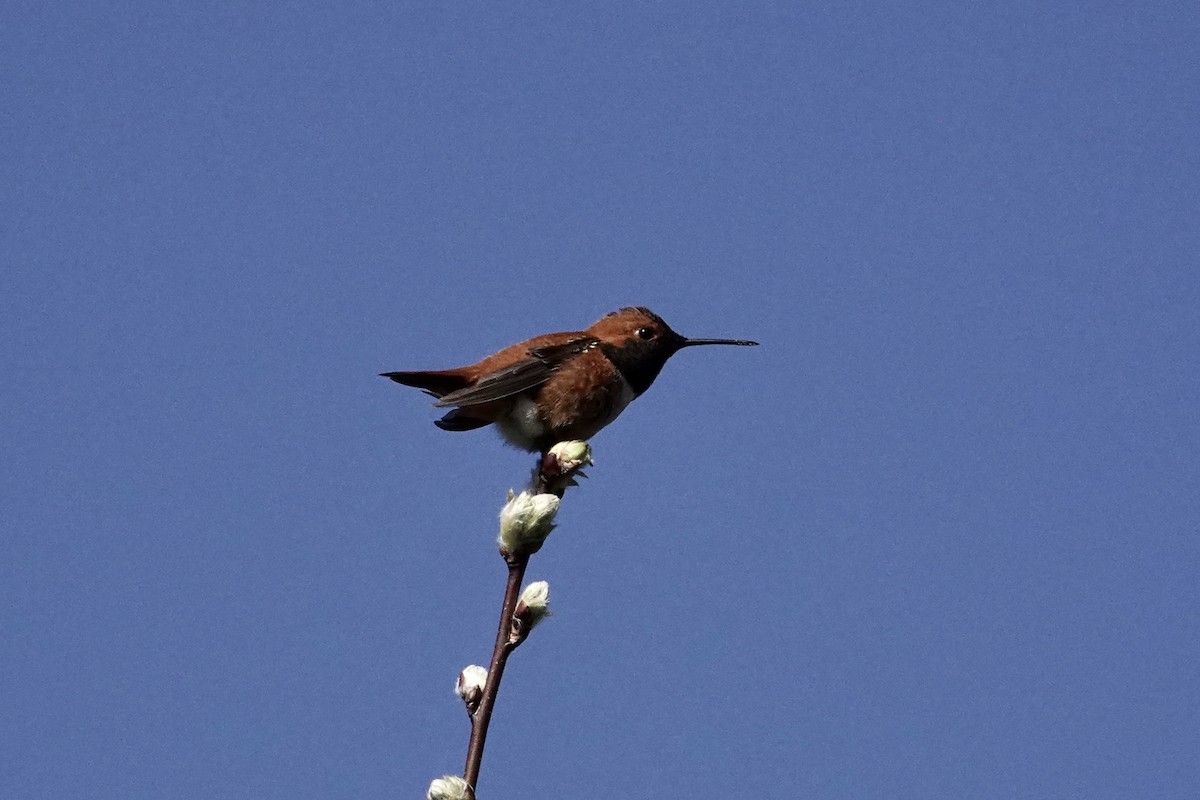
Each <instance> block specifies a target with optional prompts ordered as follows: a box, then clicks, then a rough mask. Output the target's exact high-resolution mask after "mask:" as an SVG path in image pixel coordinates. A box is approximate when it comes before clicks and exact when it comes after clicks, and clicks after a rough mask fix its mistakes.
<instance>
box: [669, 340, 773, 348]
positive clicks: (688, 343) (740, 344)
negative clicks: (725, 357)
mask: <svg viewBox="0 0 1200 800" xmlns="http://www.w3.org/2000/svg"><path fill="white" fill-rule="evenodd" d="M698 344H736V345H737V346H738V347H754V346H756V345H757V344H758V342H752V341H750V340H749V339H684V340H683V344H681V345H679V346H680V347H694V346H696V345H698Z"/></svg>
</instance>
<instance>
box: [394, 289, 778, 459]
mask: <svg viewBox="0 0 1200 800" xmlns="http://www.w3.org/2000/svg"><path fill="white" fill-rule="evenodd" d="M702 344H733V345H742V346H749V345H756V344H758V342H750V341H746V340H744V339H687V338H684V337H683V336H680V335H679V334H678V333H676V332H675V331H673V330H671V328H670V326H668V325H667V323H665V322H663V320H662V318H661V317H659V316H658V315H657V314H655V313H654V312H653V311H650V310H649V309H647V308H640V307H631V308H622V309H621V310H620V311H614V312H612V313H610V314H608V315H606V316H604V317H601V318H600V319H599V320H597V321H596V322H595V323H593V324H592V325H591V326H590V327H589V328H588V329H587V330H583V331H567V332H563V333H547V334H543V335H541V336H535V337H533V338H532V339H527V340H525V341H523V342H520V343H519V344H514V345H511V346H509V347H506V348H504V349H503V350H501V351H499V352H497V353H493V354H492V355H490V356H488V357H487V358H485V359H483V360H482V361H477V362H476V363H474V364H468V365H467V366H465V367H458V368H456V369H445V370H437V371H419V372H384V373H380V374H381V375H382V376H383V377H385V378H391V379H392V380H394V381H395V382H396V383H402V384H404V385H405V386H416V387H417V388H420V389H424V390H425V391H426V392H427V393H428V394H431V395H433V396H434V397H436V398H437V402H436V403H434V406H435V407H437V408H449V409H452V410H451V411H450V413H448V414H446V415H445V416H444V417H442V418H441V419H439V420H437V421H436V422H434V425H437V426H438V427H439V428H441V429H442V430H447V431H469V430H473V429H475V428H482V427H483V426H485V425H492V424H495V426H496V427H497V428H499V429H500V433H501V434H502V435H503V436H504V438H505V439H507V440H508V441H509V442H510V443H511V444H513V445H515V446H516V447H519V448H521V449H523V450H528V451H530V452H534V453H537V452H540V453H543V454H544V453H545V452H546V451H547V450H549V449H550V448H551V447H553V446H554V445H555V444H557V443H558V442H562V441H567V440H569V439H582V440H585V441H586V440H588V439H590V438H592V436H594V435H595V434H596V433H597V432H598V431H599V430H600V429H601V428H603V427H604V426H605V425H608V424H609V423H610V422H612V421H613V420H615V419H616V418H617V415H619V414H620V413H621V412H622V411H623V410H625V407H626V406H627V405H629V403H630V402H631V401H632V400H633V399H634V398H636V397H639V396H640V395H641V394H642V393H643V392H645V391H646V390H647V389H649V388H650V384H652V383H654V379H655V378H656V377H658V373H659V371H660V370H661V369H662V368H663V365H664V364H666V363H667V359H668V358H670V357H671V356H673V355H675V354H676V353H677V352H679V351H680V350H682V349H683V348H685V347H694V346H696V345H702Z"/></svg>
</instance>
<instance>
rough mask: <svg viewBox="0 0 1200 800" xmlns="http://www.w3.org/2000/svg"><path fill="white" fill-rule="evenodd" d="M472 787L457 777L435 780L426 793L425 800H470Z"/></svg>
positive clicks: (443, 777)
mask: <svg viewBox="0 0 1200 800" xmlns="http://www.w3.org/2000/svg"><path fill="white" fill-rule="evenodd" d="M470 797H471V787H470V785H469V784H468V783H467V782H466V781H464V780H463V779H462V778H460V777H458V776H457V775H444V776H442V777H441V778H434V779H433V781H432V782H431V783H430V784H429V791H427V792H426V793H425V800H470Z"/></svg>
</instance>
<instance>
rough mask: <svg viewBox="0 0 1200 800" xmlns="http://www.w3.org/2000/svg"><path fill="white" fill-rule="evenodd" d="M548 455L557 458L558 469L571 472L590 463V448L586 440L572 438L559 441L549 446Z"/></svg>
mask: <svg viewBox="0 0 1200 800" xmlns="http://www.w3.org/2000/svg"><path fill="white" fill-rule="evenodd" d="M550 455H552V456H554V457H555V458H556V459H557V460H558V467H559V471H561V472H563V473H568V472H572V471H574V470H577V469H579V468H580V467H586V466H588V465H590V464H591V463H592V448H591V446H590V445H589V444H588V443H587V442H581V441H579V440H572V441H568V442H559V443H558V444H556V445H554V447H551V448H550Z"/></svg>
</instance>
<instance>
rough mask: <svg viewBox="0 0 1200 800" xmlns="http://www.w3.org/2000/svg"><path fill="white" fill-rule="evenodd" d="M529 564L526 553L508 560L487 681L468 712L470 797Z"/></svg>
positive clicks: (466, 775)
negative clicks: (498, 624) (477, 701)
mask: <svg viewBox="0 0 1200 800" xmlns="http://www.w3.org/2000/svg"><path fill="white" fill-rule="evenodd" d="M527 566H529V556H527V555H525V556H517V557H514V558H513V559H512V560H511V561H509V562H508V583H507V585H505V587H504V603H503V605H502V606H501V608H500V626H499V630H497V631H496V646H495V648H494V649H493V650H492V661H491V664H489V666H488V673H487V683H485V684H484V687H483V697H482V698H481V699H480V701H479V708H477V709H475V713H474V714H472V715H471V740H470V742H469V743H468V744H467V763H466V766H465V767H464V768H463V779H464V780H465V781H466V782H467V784H468V785H469V786H470V787H471V792H472V796H474V792H475V782H476V781H478V780H479V767H480V764H481V763H482V762H483V746H484V743H485V742H486V741H487V732H488V724H489V723H490V722H491V721H492V709H493V708H494V707H495V705H496V694H497V693H498V692H499V691H500V679H501V678H503V677H504V665H505V663H506V662H507V661H508V656H509V654H510V653H511V652H512V651H513V650H514V649H515V648H516V646H517V645H516V643H514V642H511V641H510V638H511V633H512V624H513V613H514V612H515V611H516V608H517V600H518V598H519V597H520V594H521V581H522V580H524V578H525V568H526V567H527Z"/></svg>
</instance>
